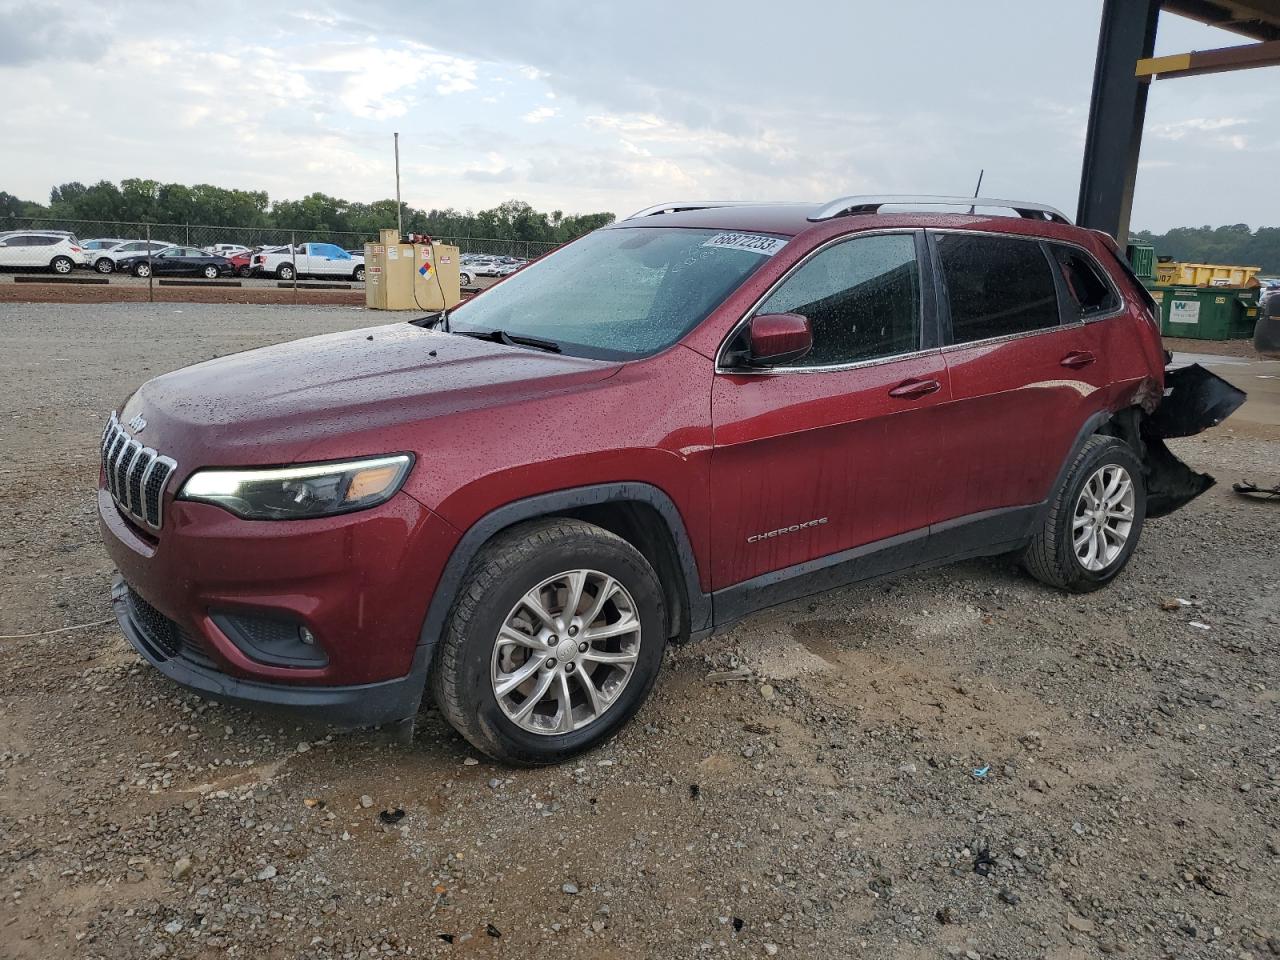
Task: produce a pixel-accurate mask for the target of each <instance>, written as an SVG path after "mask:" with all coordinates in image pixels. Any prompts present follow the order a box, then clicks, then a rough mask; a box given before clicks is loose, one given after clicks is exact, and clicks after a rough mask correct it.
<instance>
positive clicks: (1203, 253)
mask: <svg viewBox="0 0 1280 960" xmlns="http://www.w3.org/2000/svg"><path fill="white" fill-rule="evenodd" d="M401 212H402V214H403V219H404V226H405V230H406V231H408V232H410V233H426V234H430V235H431V236H436V237H476V238H478V239H494V240H530V241H536V242H542V243H566V242H568V241H569V240H574V239H576V238H577V237H580V236H582V235H583V234H584V233H589V232H591V231H592V230H595V229H596V228H597V227H602V226H604V225H605V224H607V223H612V222H613V220H614V216H613V214H611V213H588V214H581V215H569V216H566V215H565V214H564V213H563V212H562V211H560V210H552V211H551V212H550V213H546V212H543V211H540V210H534V209H533V207H531V206H530V205H529V204H527V203H525V202H524V201H522V200H507V201H506V202H504V203H501V204H499V205H498V206H496V207H494V208H492V209H490V210H480V211H478V212H472V211H470V210H467V211H462V210H456V209H454V208H452V207H447V208H444V209H439V208H433V209H430V210H419V209H417V208H416V207H411V206H409V205H408V204H402V205H401ZM0 217H48V218H52V219H61V220H119V221H125V222H129V223H190V224H209V225H214V226H221V227H259V228H265V229H273V228H274V229H282V230H318V231H324V232H328V233H350V234H359V235H361V236H364V237H370V238H371V237H375V236H377V233H378V231H379V230H382V229H385V228H386V227H391V226H395V222H396V202H395V200H375V201H373V202H372V203H355V202H350V201H347V200H343V199H341V198H339V197H331V196H329V195H327V194H324V193H312V194H309V195H307V196H305V197H303V198H302V199H301V200H276V201H274V202H272V201H271V199H270V198H269V197H268V196H267V193H266V191H265V190H229V189H227V188H225V187H215V186H213V185H211V184H207V183H198V184H195V185H194V186H187V185H186V184H181V183H161V182H159V181H158V180H145V179H137V178H135V179H129V180H121V181H120V183H119V184H118V185H117V184H114V183H112V182H110V181H108V180H102V181H99V182H98V183H95V184H92V185H90V186H85V185H84V184H83V183H79V182H72V183H63V184H60V185H58V186H56V187H54V188H53V189H52V190H51V191H50V192H49V202H48V204H42V203H36V202H33V201H30V200H20V199H19V198H18V197H16V196H14V195H13V194H11V193H6V192H4V191H0ZM1130 239H1131V240H1132V241H1135V242H1139V243H1150V244H1152V245H1154V246H1155V248H1156V253H1157V254H1158V255H1160V256H1166V255H1167V256H1171V257H1173V258H1174V259H1175V260H1189V261H1192V262H1202V263H1231V264H1237V265H1241V266H1259V267H1262V270H1263V274H1264V275H1270V276H1277V275H1280V227H1259V228H1258V229H1257V230H1251V229H1250V228H1249V226H1248V225H1247V224H1243V223H1237V224H1232V225H1230V226H1222V227H1209V226H1204V227H1175V228H1173V229H1172V230H1169V231H1168V232H1167V233H1162V234H1156V233H1152V232H1150V231H1148V230H1139V231H1137V232H1136V233H1133V234H1131V235H1130Z"/></svg>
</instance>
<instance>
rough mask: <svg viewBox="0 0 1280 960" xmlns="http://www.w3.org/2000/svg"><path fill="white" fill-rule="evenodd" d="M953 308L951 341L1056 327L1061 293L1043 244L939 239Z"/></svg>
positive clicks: (974, 237) (961, 236) (975, 237)
mask: <svg viewBox="0 0 1280 960" xmlns="http://www.w3.org/2000/svg"><path fill="white" fill-rule="evenodd" d="M937 244H938V256H939V259H940V260H941V262H942V274H943V278H944V280H945V282H946V287H947V299H948V302H949V303H950V306H951V338H952V340H953V342H955V343H972V342H973V341H975V340H989V339H991V338H992V337H1004V336H1008V335H1010V334H1015V333H1028V332H1030V331H1033V330H1043V329H1046V328H1048V327H1056V326H1058V324H1059V323H1060V322H1061V316H1060V315H1059V313H1058V292H1057V288H1056V287H1055V286H1054V284H1053V274H1052V273H1051V272H1050V270H1049V261H1048V259H1047V258H1046V257H1045V254H1044V250H1043V249H1042V248H1041V246H1040V241H1038V240H1015V239H1012V238H1009V237H992V236H983V235H982V234H978V233H943V234H938V235H937Z"/></svg>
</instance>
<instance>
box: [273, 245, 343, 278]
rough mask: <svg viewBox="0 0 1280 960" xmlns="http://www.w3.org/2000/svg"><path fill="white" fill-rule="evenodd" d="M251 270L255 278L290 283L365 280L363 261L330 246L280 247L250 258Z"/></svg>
mask: <svg viewBox="0 0 1280 960" xmlns="http://www.w3.org/2000/svg"><path fill="white" fill-rule="evenodd" d="M251 266H252V270H253V273H254V275H256V276H270V277H276V278H277V279H279V280H292V279H294V277H295V273H294V271H295V269H296V271H297V273H296V276H299V277H320V278H322V279H333V278H335V277H344V278H350V279H352V280H363V279H364V257H357V256H352V255H351V254H349V253H347V251H345V250H343V249H342V248H341V247H339V246H338V245H337V244H333V243H300V244H298V246H297V249H296V250H293V249H292V248H290V247H287V246H286V247H279V248H276V249H275V250H263V251H262V252H261V253H255V254H254V255H253V262H252V265H251Z"/></svg>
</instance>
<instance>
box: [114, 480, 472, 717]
mask: <svg viewBox="0 0 1280 960" xmlns="http://www.w3.org/2000/svg"><path fill="white" fill-rule="evenodd" d="M98 518H99V523H100V526H101V529H102V536H103V542H104V545H105V546H106V549H107V553H108V554H109V555H110V557H111V559H112V560H113V561H114V563H115V566H116V568H117V570H118V571H119V573H120V578H119V582H118V583H117V585H116V586H115V587H114V588H113V595H112V600H113V604H114V608H115V612H116V617H117V619H118V620H119V621H120V626H121V629H122V630H123V631H124V633H125V635H126V636H127V637H128V638H129V640H130V642H131V643H132V644H133V646H134V647H135V648H137V650H138V651H139V653H141V654H142V656H143V657H144V658H145V659H146V660H147V661H148V662H150V663H152V664H153V665H154V666H155V667H156V668H157V669H159V670H160V671H161V672H163V673H165V674H166V675H167V676H169V677H170V678H172V679H173V680H175V681H177V682H178V683H181V684H183V685H185V686H188V687H191V688H192V689H194V690H197V691H199V692H201V693H204V694H207V695H209V696H212V697H217V698H220V699H228V700H236V701H241V702H255V703H261V704H267V705H275V706H281V707H294V708H303V709H305V708H313V712H315V713H317V714H318V715H319V716H318V719H321V720H324V721H326V722H330V723H335V724H339V725H344V726H345V725H351V726H356V725H359V726H364V725H369V724H378V723H385V722H389V721H391V720H399V719H405V718H407V717H409V716H412V715H413V713H414V712H415V711H416V708H417V705H418V701H419V699H420V698H421V695H422V691H423V683H424V680H425V676H426V668H427V662H428V658H429V652H430V648H429V647H428V646H425V645H423V644H422V643H421V631H422V623H423V620H424V619H425V616H426V610H427V605H428V603H429V601H430V599H431V594H432V590H433V587H434V585H435V583H436V580H437V579H438V576H439V573H440V568H441V567H442V566H443V563H444V561H445V559H447V557H448V555H449V551H450V550H451V549H452V546H453V544H454V543H455V541H456V534H454V533H453V532H452V528H450V527H449V526H448V525H447V524H445V523H444V521H442V520H440V519H439V518H438V517H436V516H435V515H434V514H433V513H431V512H430V511H428V510H426V509H425V508H423V507H422V506H421V505H420V504H418V503H417V501H415V500H413V499H412V498H411V497H408V496H407V495H404V494H400V495H397V496H396V497H393V498H392V499H391V500H390V501H388V502H387V503H385V504H383V505H381V506H379V507H376V508H373V509H372V510H368V511H361V512H359V513H352V514H345V515H342V516H338V517H332V518H320V519H316V520H307V521H281V522H278V523H274V522H266V521H247V520H241V519H239V518H237V517H235V516H233V515H232V514H230V513H228V512H226V511H224V510H221V509H219V508H217V507H213V506H210V505H208V504H199V503H189V502H186V501H180V500H173V499H171V498H170V499H167V500H166V502H165V504H164V528H163V529H162V530H161V531H159V532H158V533H155V532H144V531H142V530H140V529H139V528H138V527H137V526H136V525H135V524H134V523H133V522H131V521H129V520H127V519H126V518H125V517H124V516H122V515H121V513H120V511H119V509H118V508H117V506H116V504H115V502H114V501H113V500H112V498H111V495H110V493H109V492H108V491H107V490H105V489H102V488H99V491H98ZM228 620H233V621H235V623H239V624H241V625H245V624H246V623H247V622H248V620H255V621H256V622H257V623H259V624H261V623H263V622H268V623H270V622H273V621H274V622H277V623H284V624H286V625H292V626H291V627H290V629H294V630H296V629H298V628H302V627H305V628H306V629H307V630H309V631H311V633H312V634H313V635H314V637H315V638H317V639H316V641H315V642H316V643H317V644H318V648H319V649H320V650H323V654H324V655H323V656H322V657H320V658H318V659H317V660H311V661H305V662H304V661H300V660H297V659H294V660H289V659H281V658H279V657H275V656H274V655H268V654H274V653H278V652H279V650H278V649H277V650H275V651H271V650H267V649H266V648H264V647H261V646H257V647H255V646H254V641H255V640H260V639H261V637H260V636H259V637H257V638H255V637H253V636H249V635H247V634H244V633H240V632H238V631H237V630H235V629H231V627H229V626H228V623H227V621H228ZM232 626H235V624H234V623H233V624H232ZM293 636H294V637H295V639H296V637H297V633H294V634H293Z"/></svg>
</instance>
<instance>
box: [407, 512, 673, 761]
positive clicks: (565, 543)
mask: <svg viewBox="0 0 1280 960" xmlns="http://www.w3.org/2000/svg"><path fill="white" fill-rule="evenodd" d="M573 569H592V570H597V571H599V572H601V573H603V574H606V575H608V576H610V577H613V578H614V579H615V580H617V581H619V582H620V583H621V584H622V586H623V587H625V588H626V590H627V591H628V592H629V593H630V594H631V597H632V599H633V600H634V601H635V607H636V615H637V616H638V618H639V620H640V637H641V640H640V649H639V656H638V659H637V661H636V665H635V669H634V672H633V673H632V675H631V677H630V679H629V681H628V682H627V684H626V686H625V687H623V689H622V691H621V692H620V693H619V694H618V695H617V699H616V700H615V701H614V702H613V704H612V705H611V706H609V707H608V708H607V709H605V710H604V711H603V712H602V713H601V714H600V716H599V717H598V718H597V719H596V720H594V721H592V722H591V723H590V724H588V725H587V726H585V727H583V728H582V729H580V730H575V731H573V732H572V733H565V734H543V733H534V732H532V731H528V730H525V729H523V728H522V727H520V726H517V725H516V723H515V722H514V721H512V720H511V719H509V718H508V717H507V715H506V714H505V713H504V712H503V710H502V708H501V707H500V706H499V704H498V700H497V697H496V695H495V693H494V690H493V683H492V675H491V672H490V670H491V658H492V656H493V650H494V641H495V638H496V637H497V635H498V629H499V627H500V626H501V625H502V623H503V621H504V620H505V619H506V617H507V615H508V612H509V611H510V610H511V609H512V608H513V607H514V606H515V605H516V603H517V602H518V601H519V600H520V598H521V597H522V596H524V594H525V593H526V592H527V591H529V590H530V589H531V588H533V587H534V586H535V585H537V584H539V583H541V582H542V581H544V580H546V579H547V578H548V577H554V576H555V575H556V574H558V573H562V572H565V571H568V570H573ZM666 639H667V616H666V603H665V600H664V597H663V593H662V586H661V584H660V583H659V581H658V577H657V574H655V573H654V571H653V568H652V567H651V566H650V565H649V562H648V561H647V560H645V558H644V556H643V555H641V553H640V552H639V551H638V550H636V549H635V547H633V546H631V544H629V543H628V542H627V541H625V540H623V539H622V538H621V537H618V536H616V535H614V534H612V533H610V532H609V531H607V530H604V529H602V528H600V527H597V526H595V525H593V524H589V523H584V522H582V521H580V520H571V519H565V518H552V519H548V520H535V521H531V522H529V523H523V524H519V525H518V526H515V527H512V528H511V529H510V530H508V531H505V532H503V533H501V534H499V535H498V536H497V537H495V538H494V539H493V540H492V541H491V542H490V543H488V544H487V545H486V546H485V547H484V548H483V549H482V550H481V551H480V552H479V553H478V554H477V555H476V557H475V559H474V560H473V561H472V563H471V566H470V568H469V569H468V571H467V575H466V576H465V577H464V579H463V582H462V585H461V587H460V588H459V590H458V595H457V597H456V599H455V600H454V604H453V609H452V610H451V611H450V614H449V621H448V623H447V624H446V627H445V632H444V636H443V637H442V638H441V640H440V645H439V648H438V649H437V650H436V654H435V662H434V667H433V670H432V675H431V681H430V682H431V686H432V690H433V692H434V694H435V699H436V703H437V704H438V705H439V707H440V711H441V713H443V714H444V717H445V719H446V720H448V721H449V723H450V724H452V726H453V727H454V729H455V730H457V731H458V732H459V733H460V734H462V736H464V737H465V738H466V739H467V740H468V741H469V742H470V743H471V744H472V745H473V746H475V747H476V749H478V750H481V751H483V752H484V753H486V754H488V755H489V756H491V757H493V758H494V759H496V760H500V761H503V762H505V763H511V764H518V765H521V766H537V765H541V764H549V763H558V762H559V761H562V760H565V759H567V758H569V757H571V756H573V755H575V754H577V753H581V752H582V751H584V750H588V749H590V748H591V747H593V746H595V745H596V744H598V743H600V742H601V741H603V740H606V739H608V738H609V737H611V736H612V735H613V734H614V733H616V732H617V731H618V730H619V729H620V728H621V727H622V726H623V725H624V724H625V723H626V722H627V721H628V720H630V719H631V717H632V716H633V715H634V714H635V712H636V711H637V710H639V709H640V706H641V704H643V703H644V701H645V699H646V698H647V697H648V695H649V691H650V690H651V689H652V688H653V684H654V681H655V680H656V679H657V676H658V670H659V668H660V667H661V665H662V654H663V650H664V649H665V647H666Z"/></svg>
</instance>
